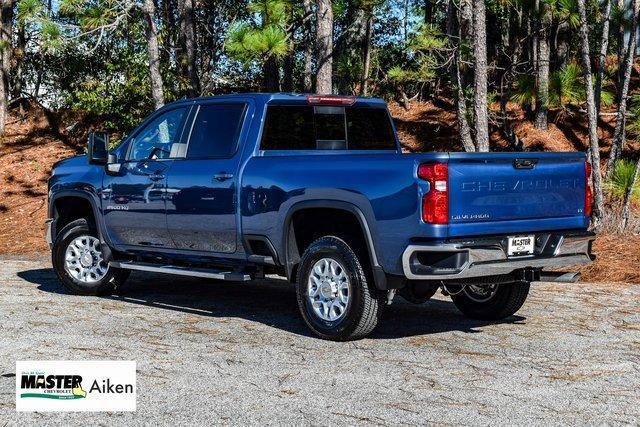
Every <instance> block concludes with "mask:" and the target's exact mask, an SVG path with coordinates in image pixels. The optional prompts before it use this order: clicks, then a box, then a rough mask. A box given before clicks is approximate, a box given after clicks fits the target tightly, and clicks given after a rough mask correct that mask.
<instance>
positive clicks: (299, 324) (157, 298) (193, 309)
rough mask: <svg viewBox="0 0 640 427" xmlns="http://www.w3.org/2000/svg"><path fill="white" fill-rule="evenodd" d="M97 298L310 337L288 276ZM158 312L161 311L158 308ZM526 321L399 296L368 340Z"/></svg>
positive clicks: (130, 290) (51, 282) (26, 275)
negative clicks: (479, 316)
mask: <svg viewBox="0 0 640 427" xmlns="http://www.w3.org/2000/svg"><path fill="white" fill-rule="evenodd" d="M17 275H18V276H19V277H20V278H21V279H23V280H25V281H27V282H29V283H33V284H35V285H38V289H39V290H41V291H43V292H49V293H52V294H57V295H61V296H63V295H68V294H69V292H68V291H67V290H66V289H65V288H64V286H63V285H62V284H61V283H60V282H59V281H58V279H57V277H56V275H55V273H54V271H53V270H52V269H50V268H42V269H34V270H26V271H21V272H18V273H17ZM87 298H94V297H87ZM99 298H103V299H108V300H112V301H121V302H122V303H123V310H126V309H128V308H127V307H126V305H128V304H131V305H143V306H147V307H153V308H158V309H161V310H173V311H178V312H181V313H189V314H193V315H199V316H205V317H211V318H239V319H245V320H248V321H251V322H259V323H262V324H265V325H268V326H271V327H274V328H277V329H281V330H283V331H287V332H290V333H294V334H297V335H302V336H312V334H311V333H310V332H309V330H308V329H307V327H306V325H305V324H304V322H303V321H302V318H301V317H300V314H299V313H298V307H297V303H296V295H295V290H294V288H293V286H291V285H290V284H289V283H288V282H286V281H285V280H276V279H264V280H256V281H252V282H248V283H231V282H216V281H211V280H204V279H197V278H188V277H178V276H167V275H159V274H152V273H137V272H134V273H132V274H131V277H130V278H129V280H128V281H127V282H126V284H125V285H124V286H123V287H122V289H120V290H119V291H118V293H117V294H114V295H108V296H103V297H99ZM158 315H159V316H161V315H162V312H161V311H160V310H159V311H158ZM524 320H526V319H525V318H524V317H522V316H512V317H510V318H508V319H506V320H504V321H502V322H487V321H481V320H472V319H468V318H466V317H464V316H462V314H460V313H459V312H458V311H457V309H456V308H455V306H454V305H453V303H452V302H450V301H448V300H447V301H443V300H441V299H434V300H431V301H429V302H427V303H426V304H423V305H414V304H410V303H407V302H406V301H405V300H403V299H402V298H401V297H398V296H397V297H396V298H395V299H394V302H393V305H391V306H389V307H385V311H384V313H383V317H382V320H381V321H380V324H379V326H378V328H377V329H376V330H375V331H374V332H373V334H371V335H370V336H369V338H372V339H394V338H403V337H412V336H420V335H429V334H438V333H444V332H451V331H459V332H466V333H481V332H482V330H481V329H478V328H481V327H482V326H486V325H490V324H496V323H511V324H520V323H523V322H524Z"/></svg>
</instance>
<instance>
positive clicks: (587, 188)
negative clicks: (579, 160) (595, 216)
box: [584, 162, 593, 216]
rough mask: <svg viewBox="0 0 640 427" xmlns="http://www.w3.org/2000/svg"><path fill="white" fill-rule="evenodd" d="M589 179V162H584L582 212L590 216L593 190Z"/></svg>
mask: <svg viewBox="0 0 640 427" xmlns="http://www.w3.org/2000/svg"><path fill="white" fill-rule="evenodd" d="M590 179H591V163H589V162H584V214H585V216H591V212H592V211H593V191H592V190H591V185H590V182H591V181H590Z"/></svg>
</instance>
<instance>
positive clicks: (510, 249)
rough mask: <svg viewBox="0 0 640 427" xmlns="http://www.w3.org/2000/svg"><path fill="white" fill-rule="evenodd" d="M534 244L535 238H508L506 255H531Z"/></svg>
mask: <svg viewBox="0 0 640 427" xmlns="http://www.w3.org/2000/svg"><path fill="white" fill-rule="evenodd" d="M534 242H535V236H515V237H509V242H508V244H507V255H508V256H516V255H531V254H533V247H534Z"/></svg>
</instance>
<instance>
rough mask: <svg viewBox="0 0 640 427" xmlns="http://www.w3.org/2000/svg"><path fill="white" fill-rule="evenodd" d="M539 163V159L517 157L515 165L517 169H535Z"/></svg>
mask: <svg viewBox="0 0 640 427" xmlns="http://www.w3.org/2000/svg"><path fill="white" fill-rule="evenodd" d="M536 164H538V159H515V160H514V161H513V167H514V168H516V169H533V168H534V167H535V165H536Z"/></svg>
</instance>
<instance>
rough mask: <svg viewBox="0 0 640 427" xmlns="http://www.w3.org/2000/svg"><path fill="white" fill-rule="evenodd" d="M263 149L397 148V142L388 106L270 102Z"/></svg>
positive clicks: (262, 144) (263, 135)
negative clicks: (281, 103)
mask: <svg viewBox="0 0 640 427" xmlns="http://www.w3.org/2000/svg"><path fill="white" fill-rule="evenodd" d="M260 149H261V150H267V151H268V150H392V151H397V145H396V139H395V135H394V132H393V127H392V124H391V118H390V117H389V115H388V113H387V110H386V109H385V108H375V107H360V106H328V105H318V106H313V105H269V106H268V107H267V114H266V118H265V125H264V130H263V133H262V141H261V143H260Z"/></svg>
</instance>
